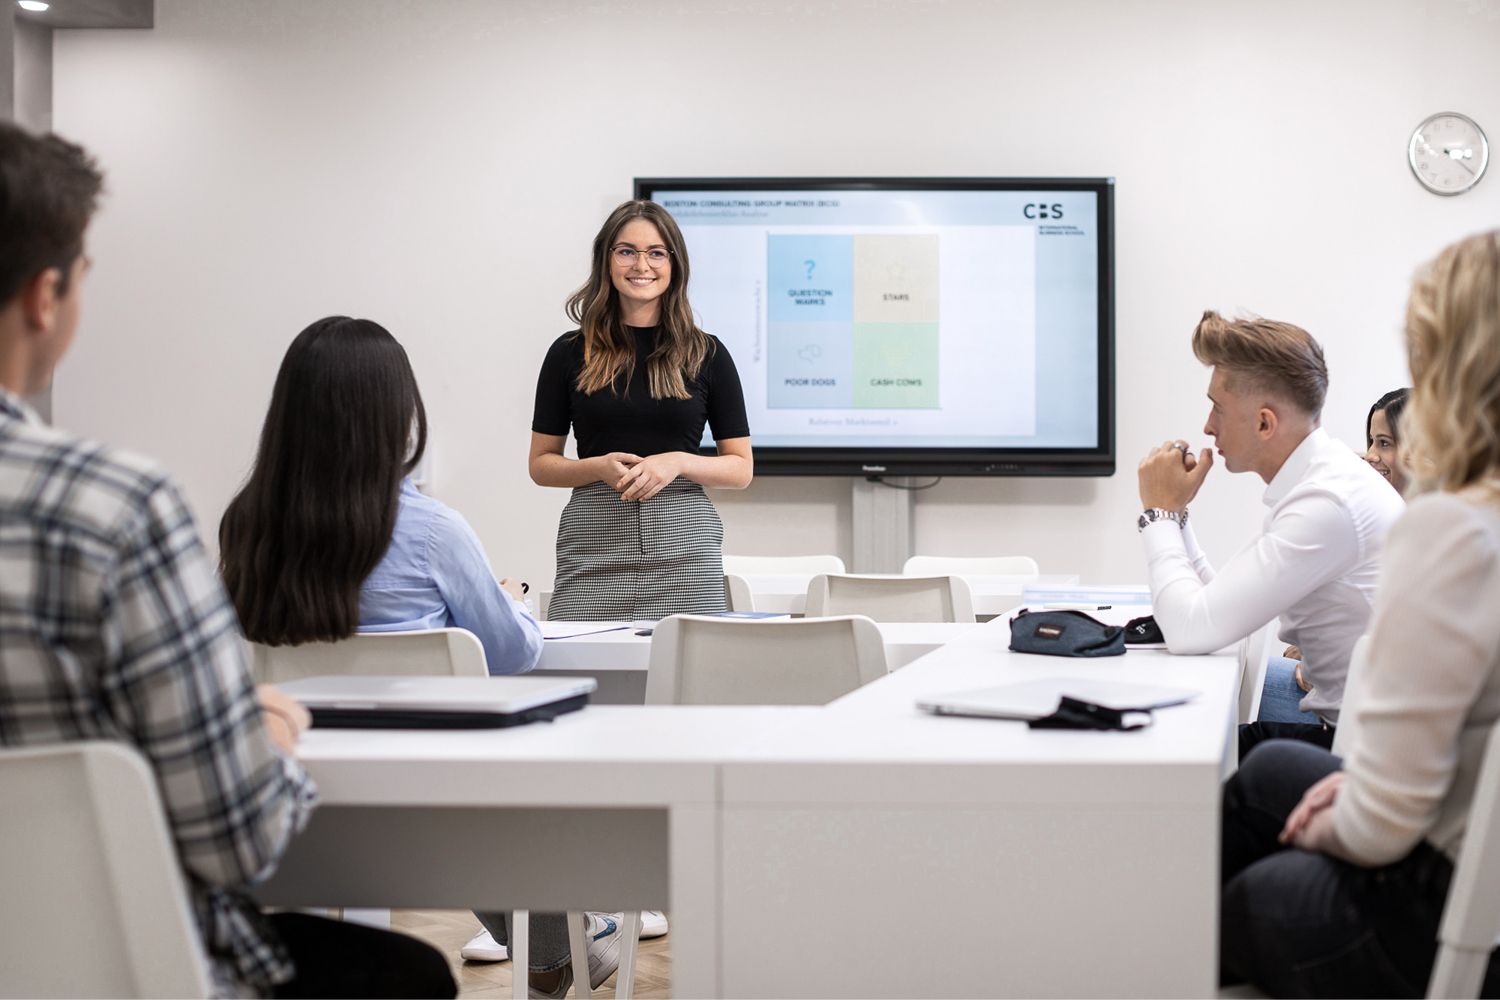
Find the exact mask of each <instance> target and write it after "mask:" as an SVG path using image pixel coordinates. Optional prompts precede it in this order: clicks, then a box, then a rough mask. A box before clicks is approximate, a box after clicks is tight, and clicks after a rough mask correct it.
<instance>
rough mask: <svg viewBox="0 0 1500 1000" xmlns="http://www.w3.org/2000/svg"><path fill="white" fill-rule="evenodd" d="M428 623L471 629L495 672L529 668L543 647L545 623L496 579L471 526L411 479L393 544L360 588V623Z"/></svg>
mask: <svg viewBox="0 0 1500 1000" xmlns="http://www.w3.org/2000/svg"><path fill="white" fill-rule="evenodd" d="M426 628H463V629H468V630H469V631H470V632H473V633H474V634H475V635H477V636H478V637H479V641H480V642H481V643H483V645H484V659H485V663H486V664H487V665H488V666H489V671H490V673H492V674H524V673H526V672H527V671H528V670H530V669H531V668H532V667H535V666H536V661H537V660H538V659H539V658H540V657H541V655H542V630H541V626H539V625H538V624H537V623H536V619H535V618H532V617H531V614H530V612H528V611H527V610H526V607H525V605H523V604H521V603H520V602H519V601H517V600H515V599H514V598H512V597H511V596H510V595H509V594H507V593H506V592H505V591H504V590H502V589H501V588H500V584H499V583H497V582H496V581H495V574H494V573H493V572H491V570H490V563H489V560H488V559H486V558H485V555H484V546H483V545H481V544H480V542H479V536H478V535H476V534H474V529H473V528H471V527H469V523H468V522H467V521H465V520H464V519H463V517H462V516H460V515H459V514H458V512H457V511H455V510H452V509H451V508H449V507H448V506H446V505H445V504H442V503H440V502H438V501H437V500H434V499H433V498H432V497H429V496H426V495H424V494H422V493H420V492H418V490H417V488H416V487H415V486H414V485H412V482H411V480H410V479H407V480H403V481H402V483H401V499H400V508H399V510H398V511H397V514H396V530H395V532H394V533H393V534H392V535H391V547H390V548H388V549H386V551H385V556H384V557H383V558H382V559H381V560H380V564H379V565H378V566H376V567H375V569H374V571H372V572H371V573H370V575H369V577H367V578H366V579H365V582H364V586H363V587H362V588H361V589H360V594H359V630H360V631H361V632H409V631H412V630H415V629H426Z"/></svg>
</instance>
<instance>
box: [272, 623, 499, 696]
mask: <svg viewBox="0 0 1500 1000" xmlns="http://www.w3.org/2000/svg"><path fill="white" fill-rule="evenodd" d="M249 646H250V671H251V673H252V674H253V675H254V676H255V679H256V681H258V682H260V683H262V684H282V683H285V682H286V681H294V680H297V679H299V678H302V677H327V676H329V675H334V674H337V675H345V674H352V675H355V676H362V677H373V676H382V677H383V676H397V677H401V676H427V675H432V674H436V675H441V676H450V675H451V676H454V677H484V676H487V675H488V673H489V671H488V670H487V669H486V668H485V662H484V646H483V645H481V644H480V642H479V637H478V636H476V635H475V634H474V633H473V632H469V631H466V630H465V629H461V628H433V629H422V630H419V631H415V632H360V633H357V634H355V635H352V636H350V637H349V638H347V639H341V640H339V641H338V642H305V643H303V644H302V645H300V646H263V645H261V644H260V643H258V642H252V643H249Z"/></svg>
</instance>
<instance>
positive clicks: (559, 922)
mask: <svg viewBox="0 0 1500 1000" xmlns="http://www.w3.org/2000/svg"><path fill="white" fill-rule="evenodd" d="M474 916H476V917H478V918H479V922H480V923H481V924H484V929H485V930H487V931H489V932H490V936H491V937H493V938H494V939H495V940H496V941H498V942H499V943H501V944H503V945H505V946H506V947H510V934H509V929H510V911H509V910H504V911H494V912H489V911H486V912H483V913H481V912H480V911H478V910H475V911H474ZM528 923H529V926H530V930H531V939H530V940H529V941H528V942H527V952H528V954H527V956H526V959H527V961H526V964H527V965H528V966H529V967H530V968H531V970H532V971H533V972H551V971H552V970H553V969H561V968H562V967H563V966H564V965H567V964H568V962H569V961H570V960H571V958H572V956H573V952H572V950H571V946H570V945H569V944H568V918H567V916H565V915H564V914H561V913H533V914H532V915H531V920H530V921H528Z"/></svg>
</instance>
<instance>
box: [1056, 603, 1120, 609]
mask: <svg viewBox="0 0 1500 1000" xmlns="http://www.w3.org/2000/svg"><path fill="white" fill-rule="evenodd" d="M1042 607H1044V608H1047V609H1048V610H1052V611H1108V610H1109V609H1110V608H1112V607H1114V605H1112V604H1069V603H1066V602H1064V603H1061V604H1043V605H1042Z"/></svg>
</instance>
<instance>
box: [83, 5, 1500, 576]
mask: <svg viewBox="0 0 1500 1000" xmlns="http://www.w3.org/2000/svg"><path fill="white" fill-rule="evenodd" d="M1497 53H1500V2H1497V0H1429V2H1425V3H1423V2H1409V0H1355V2H1340V3H1311V2H1306V0H1295V2H1265V0H1260V2H1256V3H1228V2H1226V3H1205V2H1168V0H1135V2H1131V3H1114V2H1094V3H1066V2H1032V3H1028V2H1016V3H991V2H970V0H951V2H944V0H925V2H924V0H901V2H882V0H842V2H834V0H828V2H821V3H818V2H810V3H788V2H780V0H715V2H687V0H654V2H651V3H619V4H605V3H599V2H572V0H568V2H564V0H511V2H491V0H442V2H429V3H413V2H405V0H256V2H254V3H227V2H216V0H157V15H156V28H155V29H154V30H151V31H69V32H61V33H59V34H58V36H57V39H56V71H55V80H56V97H55V121H56V126H57V128H58V130H59V131H61V132H63V133H64V134H66V135H69V136H71V137H73V138H75V139H77V140H80V141H82V142H84V143H86V144H87V145H88V146H89V147H90V148H92V149H93V150H95V151H96V152H97V153H98V154H99V156H100V158H101V160H102V162H103V164H104V165H105V167H106V168H107V170H108V173H109V188H110V195H109V199H108V202H107V205H106V208H105V211H104V213H103V214H102V216H101V217H100V218H99V220H98V222H97V223H96V225H95V227H94V233H93V246H92V252H93V254H94V256H95V258H96V261H97V264H96V269H95V272H94V274H93V276H92V278H91V279H90V282H91V284H90V288H89V292H88V294H89V299H88V307H87V315H86V318H85V323H84V328H83V330H82V332H81V333H80V337H79V340H78V342H77V344H76V346H75V348H74V350H73V353H72V354H71V356H70V357H69V358H68V359H67V360H66V362H65V363H64V365H63V367H62V369H61V371H60V373H59V376H58V381H57V388H56V393H55V406H56V413H57V419H58V422H59V423H61V424H63V425H64V426H68V427H70V428H73V429H75V430H78V431H81V432H84V433H87V434H91V435H95V436H98V437H101V438H106V439H108V440H111V441H115V442H120V443H123V444H126V445H128V446H130V447H133V448H135V449H138V450H141V451H145V452H148V453H150V454H153V455H155V456H157V457H158V458H160V459H161V460H162V462H164V463H165V464H166V465H167V466H168V467H169V468H171V469H172V470H174V471H175V472H176V473H177V474H178V475H179V477H180V478H181V479H182V481H183V482H184V483H185V485H186V487H187V491H188V494H189V496H190V498H191V500H192V502H193V504H194V506H195V508H196V510H197V512H198V514H199V516H200V517H201V518H202V520H203V521H204V523H205V527H208V528H209V529H210V533H211V529H212V527H213V526H215V525H216V524H217V520H218V516H219V514H220V512H221V511H222V510H223V507H224V504H225V502H226V501H227V500H228V498H229V497H230V496H231V495H232V493H233V491H234V489H235V487H236V484H237V482H238V480H239V478H240V477H241V476H242V475H243V473H244V472H245V471H246V468H247V465H248V463H249V461H250V458H251V455H252V452H253V448H254V442H255V437H256V434H257V433H258V429H259V425H260V421H261V419H262V416H263V414H264V407H265V403H266V400H267V397H268V395H269V391H270V386H271V382H272V378H273V375H274V372H275V369H276V366H277V364H278V363H279V360H280V357H281V354H282V351H283V350H284V349H285V347H286V344H287V343H288V342H289V341H290V339H291V338H292V337H293V336H294V335H295V334H296V332H297V331H298V330H300V329H301V328H302V327H303V326H304V325H305V324H306V323H308V322H309V321H311V320H312V319H315V318H317V317H319V316H322V315H326V314H329V313H338V312H343V313H350V314H354V315H363V316H369V317H372V318H375V319H377V320H379V321H380V322H382V323H384V324H385V325H386V326H388V327H389V328H390V329H391V330H392V331H393V332H394V333H395V334H396V335H397V336H398V337H399V338H400V339H401V340H402V342H403V343H404V344H405V345H406V346H407V349H408V351H409V352H410V354H411V356H412V360H413V363H414V364H415V366H416V370H417V375H418V378H419V380H420V381H421V384H422V388H423V391H424V394H425V396H426V399H427V404H428V407H429V410H430V413H431V416H432V421H433V425H434V429H435V440H436V447H437V449H438V452H437V455H436V462H435V476H436V492H437V493H438V494H439V495H440V496H442V497H443V498H444V499H446V500H448V501H449V502H450V503H452V504H453V505H455V506H456V507H458V508H459V509H460V510H462V511H463V512H464V513H465V514H466V515H467V516H468V517H469V519H470V520H471V521H472V522H473V523H474V525H475V526H476V528H478V530H479V532H480V534H481V536H482V537H483V538H484V540H485V542H486V544H487V546H488V548H489V550H490V554H491V558H492V561H493V562H494V563H495V565H496V569H497V570H498V571H499V572H501V573H504V574H510V575H517V576H522V577H525V578H528V579H530V580H532V581H538V580H542V581H545V580H547V579H549V578H550V576H551V573H552V565H553V562H552V560H553V555H552V542H553V536H554V532H555V530H556V524H557V514H558V511H559V510H560V509H561V506H562V503H563V502H564V499H565V497H564V494H563V492H562V491H549V490H543V489H540V488H538V487H536V486H533V485H532V484H531V482H530V480H529V479H528V478H527V476H526V471H525V452H526V447H527V442H528V434H529V424H530V411H531V400H532V392H533V388H534V380H535V376H536V370H537V366H538V364H539V362H540V360H541V357H542V354H543V352H544V351H545V349H546V346H547V344H548V343H549V342H550V341H551V340H552V339H553V338H554V337H556V336H557V334H558V333H560V332H562V331H563V330H564V329H566V321H565V319H564V317H563V315H562V310H561V304H562V301H563V299H564V298H565V297H566V295H567V294H568V292H569V291H570V290H571V289H572V288H573V287H574V286H575V285H576V284H578V283H579V282H581V281H582V279H583V277H584V276H585V272H586V270H587V265H588V247H589V242H590V240H591V239H592V237H593V234H594V231H595V229H596V227H597V226H598V224H599V222H600V221H601V220H602V218H603V216H604V214H605V213H606V211H607V210H608V209H609V208H610V207H612V206H613V205H614V204H615V203H617V202H618V201H619V200H621V199H623V198H624V197H627V196H628V195H629V193H630V180H631V178H632V177H634V176H646V175H654V176H672V175H685V176H714V175H739V176H755V175H768V176H777V175H851V174H853V175H862V174H875V175H879V174H888V175H993V176H1005V175H1064V176H1067V175H1074V176H1077V175H1100V174H1109V175H1113V176H1115V177H1116V178H1118V209H1117V210H1118V216H1117V219H1118V239H1117V244H1116V251H1117V259H1118V270H1117V274H1118V288H1119V292H1118V300H1117V306H1118V328H1119V355H1120V362H1119V371H1118V398H1119V414H1120V420H1119V436H1118V441H1119V450H1120V455H1121V458H1120V470H1121V471H1120V472H1119V473H1118V474H1116V475H1115V476H1114V477H1113V478H1112V479H1102V480H1101V479H1084V480H1040V479H1022V480H1006V479H997V480H984V479H973V480H970V479H949V480H947V481H945V482H943V483H942V484H940V485H939V486H937V487H936V488H935V489H932V490H929V491H927V492H924V493H921V494H918V495H917V496H918V500H917V508H916V509H917V515H916V545H917V548H918V550H919V551H924V552H936V553H953V552H961V551H966V550H971V549H972V550H974V551H986V552H997V553H998V552H1013V551H1024V552H1028V553H1031V554H1034V555H1036V556H1037V557H1038V558H1039V559H1040V561H1041V563H1042V566H1043V569H1044V570H1046V571H1054V572H1063V571H1076V572H1082V573H1083V574H1085V577H1086V578H1087V579H1093V580H1099V581H1126V580H1139V579H1140V578H1141V576H1142V569H1141V565H1140V557H1139V551H1138V548H1137V544H1136V540H1135V537H1134V536H1135V532H1134V528H1133V526H1132V525H1133V521H1134V517H1135V513H1136V511H1137V509H1138V502H1137V498H1136V494H1135V476H1134V466H1135V462H1136V460H1137V458H1138V457H1139V455H1140V454H1141V453H1142V452H1143V451H1144V449H1146V448H1147V447H1148V446H1149V445H1151V444H1153V443H1157V442H1160V441H1161V440H1163V439H1164V438H1167V437H1172V436H1178V435H1185V436H1188V437H1189V438H1190V439H1192V440H1194V441H1199V442H1201V441H1202V435H1201V427H1202V422H1203V419H1204V415H1205V412H1206V411H1205V406H1206V404H1205V403H1204V400H1203V389H1204V387H1205V386H1206V383H1207V374H1206V372H1205V371H1204V370H1203V369H1201V368H1200V366H1199V365H1198V364H1197V363H1196V361H1194V359H1193V357H1192V354H1191V351H1190V349H1189V346H1188V336H1189V333H1190V331H1191V329H1192V327H1193V324H1194V323H1195V321H1196V319H1197V317H1198V314H1199V313H1200V311H1201V310H1202V309H1203V308H1205V307H1214V308H1219V309H1222V310H1228V311H1233V310H1241V309H1244V310H1254V311H1256V312H1259V313H1261V314H1264V315H1267V316H1272V317H1275V318H1278V319H1287V320H1291V321H1294V322H1297V323H1300V324H1302V325H1304V326H1306V327H1307V328H1308V329H1309V330H1311V331H1312V332H1313V334H1314V335H1315V336H1317V337H1319V338H1320V339H1321V340H1322V341H1323V343H1324V346H1325V348H1326V350H1327V354H1328V361H1329V366H1330V369H1331V371H1332V387H1331V390H1330V393H1329V402H1328V411H1327V417H1328V419H1327V424H1328V426H1329V427H1330V429H1331V430H1332V431H1333V433H1335V434H1336V435H1337V436H1339V437H1341V438H1344V439H1346V440H1348V441H1350V442H1357V443H1360V444H1362V443H1363V442H1362V433H1363V426H1362V422H1363V417H1364V413H1365V410H1366V408H1367V407H1368V405H1369V403H1370V401H1371V400H1372V399H1374V397H1375V396H1376V395H1377V394H1379V393H1380V392H1383V391H1384V390H1386V389H1388V388H1391V387H1393V386H1395V385H1398V384H1402V383H1403V382H1404V380H1405V376H1404V370H1405V368H1404V361H1403V356H1402V353H1401V349H1400V344H1399V333H1398V331H1399V323H1400V319H1401V312H1402V305H1403V301H1404V296H1405V288H1406V284H1407V281H1408V279H1409V276H1410V274H1411V271H1412V269H1413V268H1414V266H1415V265H1416V264H1417V263H1419V262H1420V261H1421V260H1423V259H1424V258H1426V257H1428V256H1430V255H1431V254H1432V253H1434V252H1435V251H1436V250H1437V249H1438V248H1440V247H1441V246H1442V245H1443V244H1444V243H1446V242H1448V241H1450V240H1452V239H1454V238H1456V237H1458V236H1461V235H1464V234H1466V233H1469V232H1472V231H1475V230H1477V229H1480V228H1483V227H1488V226H1493V225H1496V224H1497V222H1500V177H1494V176H1490V177H1487V178H1486V179H1485V180H1484V181H1483V182H1482V183H1481V184H1480V185H1479V186H1478V188H1476V189H1475V190H1474V191H1472V192H1470V193H1468V194H1466V195H1464V196H1462V197H1458V198H1452V199H1444V198H1438V197H1435V196H1433V195H1430V194H1428V193H1426V192H1425V191H1424V190H1423V189H1421V188H1420V187H1419V186H1418V185H1417V184H1416V183H1415V181H1414V180H1413V179H1412V177H1411V175H1410V172H1409V170H1408V168H1407V165H1406V161H1405V146H1406V141H1407V138H1408V136H1409V135H1410V133H1411V130H1412V128H1413V127H1414V126H1415V125H1416V124H1417V122H1419V121H1420V120H1421V119H1422V118H1423V117H1424V116H1425V115H1427V114H1429V113H1431V112H1433V111H1438V110H1446V109H1453V110H1459V111H1463V112H1465V113H1467V114H1469V115H1470V116H1472V117H1474V118H1476V119H1477V120H1478V121H1479V122H1480V123H1481V124H1482V125H1485V126H1487V127H1488V128H1489V130H1490V133H1491V134H1492V135H1493V136H1494V137H1495V139H1496V140H1497V141H1500V59H1497V58H1496V54H1497ZM1496 172H1500V168H1497V169H1496V170H1493V171H1491V173H1496ZM1259 492H1260V484H1259V483H1258V482H1257V481H1251V480H1250V479H1249V478H1248V477H1246V476H1229V475H1228V474H1225V473H1223V472H1222V470H1216V471H1215V473H1214V475H1213V476H1212V477H1211V478H1210V480H1209V483H1208V484H1207V486H1206V487H1205V495H1204V496H1203V497H1201V498H1200V499H1199V501H1198V503H1197V504H1195V507H1194V515H1195V520H1196V521H1197V523H1198V524H1199V527H1200V537H1202V538H1203V539H1204V541H1205V544H1206V546H1207V547H1208V549H1209V551H1210V553H1211V554H1217V555H1219V556H1221V557H1223V556H1227V555H1228V554H1229V552H1230V551H1231V550H1232V549H1233V548H1234V547H1235V546H1236V545H1237V544H1238V543H1239V542H1240V541H1242V540H1243V539H1244V537H1245V536H1246V535H1247V534H1248V533H1250V532H1252V531H1253V530H1254V528H1255V526H1256V525H1257V524H1258V521H1259V517H1260V506H1259V502H1258V498H1259ZM718 502H719V505H720V509H721V511H722V512H723V515H724V520H725V522H726V526H727V529H728V530H727V535H728V540H727V547H728V549H729V550H731V551H739V552H767V553H774V552H793V551H813V550H830V549H832V550H836V551H838V552H840V553H842V554H844V555H845V556H846V557H847V556H848V555H849V550H850V546H851V538H850V531H851V528H850V504H849V489H848V484H847V481H844V480H834V479H804V480H797V479H780V478H776V479H773V478H763V479H761V480H759V481H757V482H756V483H755V484H754V485H753V486H752V487H751V488H750V489H749V490H748V491H746V492H745V493H743V494H720V495H719V496H718Z"/></svg>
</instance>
